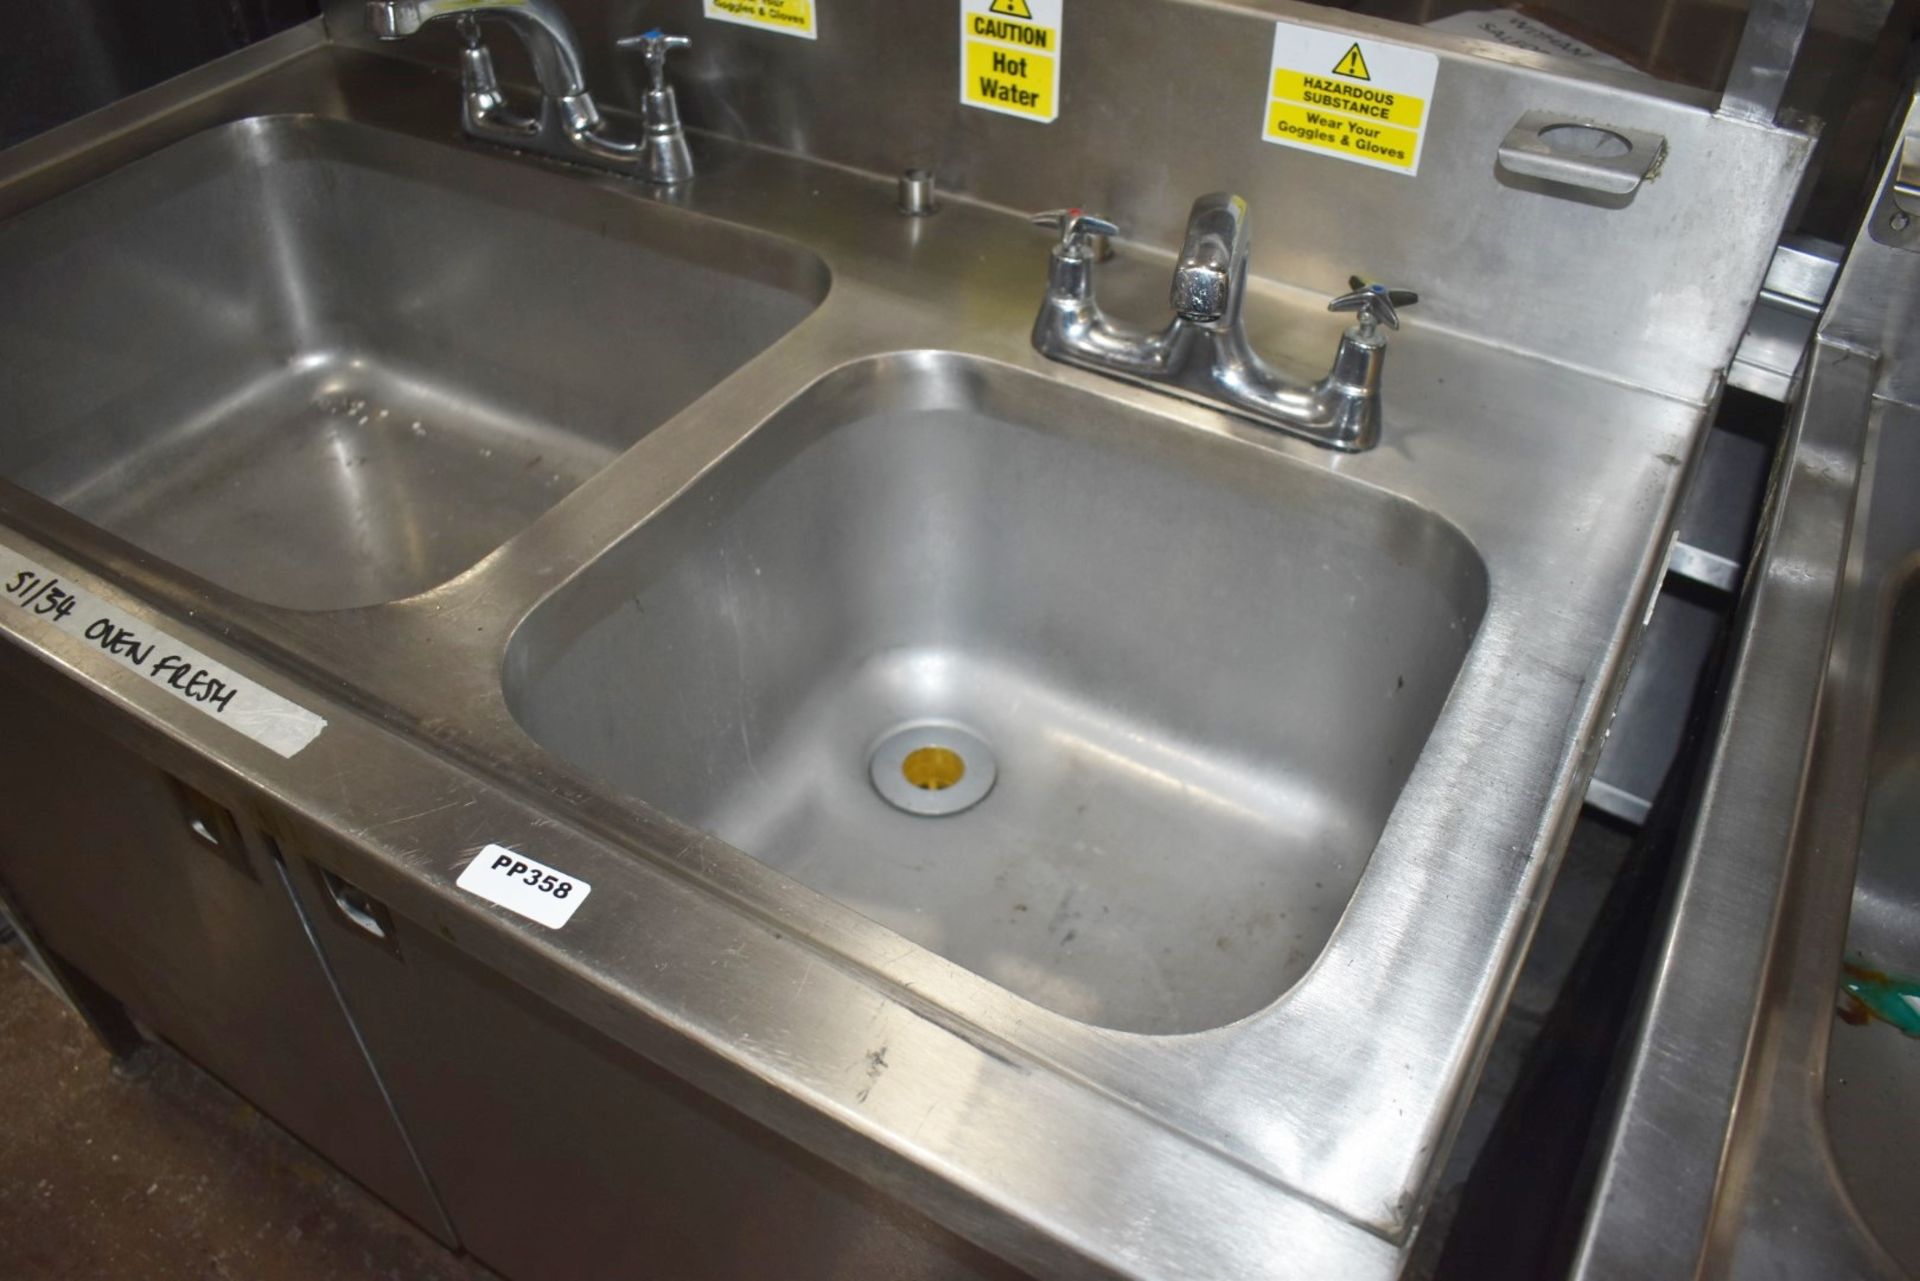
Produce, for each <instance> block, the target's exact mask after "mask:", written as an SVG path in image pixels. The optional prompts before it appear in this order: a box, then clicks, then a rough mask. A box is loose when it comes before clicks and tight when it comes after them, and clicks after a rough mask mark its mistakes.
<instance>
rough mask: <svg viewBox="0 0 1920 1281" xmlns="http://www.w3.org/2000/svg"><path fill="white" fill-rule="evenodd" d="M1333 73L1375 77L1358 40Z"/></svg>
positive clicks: (1343, 56) (1353, 78) (1349, 76)
mask: <svg viewBox="0 0 1920 1281" xmlns="http://www.w3.org/2000/svg"><path fill="white" fill-rule="evenodd" d="M993 7H994V8H995V9H998V8H999V7H1000V5H999V3H998V0H995V4H994V6H993ZM1333 74H1334V75H1336V76H1345V77H1347V79H1349V80H1371V79H1373V73H1372V72H1370V71H1368V70H1367V55H1365V54H1364V53H1361V52H1360V42H1359V41H1358V40H1356V41H1354V42H1353V47H1352V48H1350V49H1348V50H1347V51H1346V52H1345V53H1344V54H1342V55H1340V61H1338V62H1336V63H1334V64H1333Z"/></svg>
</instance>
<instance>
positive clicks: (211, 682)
mask: <svg viewBox="0 0 1920 1281" xmlns="http://www.w3.org/2000/svg"><path fill="white" fill-rule="evenodd" d="M9 606H11V607H12V608H15V609H19V610H22V611H24V612H25V613H27V614H29V615H32V616H33V617H35V618H38V619H40V620H41V621H42V622H46V623H51V624H53V625H54V626H55V627H57V628H59V629H60V630H61V631H63V632H66V633H68V634H69V635H72V636H78V637H79V638H80V639H81V640H83V641H85V642H87V643H88V644H89V645H91V646H93V647H94V648H95V649H98V650H99V651H100V652H101V653H102V654H105V655H106V656H107V657H108V658H110V659H112V660H113V661H114V662H116V663H118V664H119V665H120V666H122V667H124V668H126V669H127V670H128V671H130V672H135V673H137V674H138V675H140V676H141V677H143V678H145V679H146V680H148V681H151V682H152V683H153V684H155V685H158V686H159V687H160V688H161V689H164V690H166V691H167V692H168V693H169V694H172V695H173V696H174V697H175V698H177V699H179V700H180V701H181V702H183V703H187V704H189V705H191V706H193V707H197V708H199V709H200V710H201V711H203V712H205V713H206V714H207V715H209V716H211V717H213V719H215V720H216V721H219V722H220V723H221V724H222V725H226V726H229V727H231V728H233V729H236V730H238V731H239V732H240V733H242V734H245V735H246V736H247V737H248V738H250V739H252V740H253V741H254V742H256V743H258V744H260V745H261V746H262V747H265V748H268V749H270V750H271V751H274V752H277V753H279V754H280V755H281V756H293V755H294V754H295V753H297V752H299V751H300V749H301V748H303V747H305V746H306V745H307V744H308V743H311V742H312V741H313V740H314V739H316V738H318V737H319V736H320V731H321V730H323V729H325V728H326V727H327V722H326V721H325V720H324V719H323V718H322V717H320V716H318V715H316V714H314V713H313V712H310V711H308V710H307V709H306V708H304V707H301V706H299V705H297V704H295V703H290V702H288V701H287V700H286V699H284V698H282V697H280V696H279V695H278V694H276V693H274V692H273V691H272V690H269V689H266V688H264V687H263V686H261V685H260V684H258V683H257V682H254V681H250V680H248V679H247V678H246V677H244V676H242V675H240V673H238V672H236V671H234V670H233V669H232V668H231V667H227V666H226V665H224V664H222V663H216V662H214V661H213V660H212V659H211V658H208V657H207V656H206V655H205V654H202V653H201V652H200V651H199V650H197V649H194V648H193V647H192V646H191V645H187V644H183V643H182V642H180V641H177V640H175V639H174V638H173V637H171V636H169V635H167V633H166V632H164V631H162V630H161V629H160V628H158V627H156V626H154V625H153V624H152V623H149V622H146V621H145V620H143V619H139V618H135V617H133V616H132V615H131V614H127V613H123V612H122V611H120V610H118V609H115V608H114V607H113V606H111V605H109V604H107V603H106V602H105V601H102V600H97V599H95V598H94V597H93V596H91V595H89V594H88V593H86V592H84V591H81V590H80V589H79V588H78V587H75V586H74V585H73V584H72V583H70V582H68V581H67V580H66V579H64V578H62V577H61V576H60V575H59V574H56V573H54V572H53V571H52V570H50V569H48V568H46V567H45V566H44V565H40V564H38V563H36V562H35V561H32V560H29V559H28V558H27V557H26V556H25V555H23V554H22V553H20V552H18V551H16V550H14V549H13V548H12V547H9V546H7V545H6V544H5V543H4V542H0V609H5V608H7V607H9Z"/></svg>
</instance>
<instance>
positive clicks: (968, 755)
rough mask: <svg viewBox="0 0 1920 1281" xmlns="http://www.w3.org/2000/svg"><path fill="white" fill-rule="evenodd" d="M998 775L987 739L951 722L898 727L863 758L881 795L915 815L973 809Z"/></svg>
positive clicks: (920, 722) (887, 800) (927, 816)
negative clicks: (865, 758) (865, 759)
mask: <svg viewBox="0 0 1920 1281" xmlns="http://www.w3.org/2000/svg"><path fill="white" fill-rule="evenodd" d="M999 776H1000V767H999V765H998V764H997V763H996V762H995V761H994V759H993V749H992V748H991V747H989V746H987V743H986V740H985V739H983V738H981V737H980V736H979V735H978V734H976V733H974V732H973V731H972V730H970V729H967V728H965V727H964V726H960V725H955V724H954V723H953V722H952V721H918V722H915V723H913V724H910V725H899V726H896V727H895V728H893V729H892V730H889V731H888V732H887V733H885V734H883V735H881V736H880V739H879V741H878V742H876V743H875V744H874V745H873V748H872V750H871V751H870V752H869V754H868V757H867V777H868V778H870V779H872V780H873V790H874V791H876V792H878V793H880V799H881V800H883V801H885V802H886V803H887V804H889V805H891V806H893V807H894V808H895V809H897V810H900V811H902V812H904V813H907V814H912V815H915V816H917V817H919V818H939V817H940V816H941V815H943V814H958V813H960V812H961V811H962V810H967V809H971V808H972V807H973V806H975V805H978V804H979V803H980V801H981V798H983V797H984V796H986V794H987V793H988V792H991V791H992V790H993V783H994V780H995V779H997V778H998V777H999Z"/></svg>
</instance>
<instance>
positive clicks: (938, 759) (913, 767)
mask: <svg viewBox="0 0 1920 1281" xmlns="http://www.w3.org/2000/svg"><path fill="white" fill-rule="evenodd" d="M900 774H901V776H902V777H904V778H905V779H906V780H907V781H908V782H909V783H912V784H913V785H914V786H915V787H917V788H919V789H920V790H921V791H923V792H944V791H946V790H947V789H948V788H949V787H952V786H953V785H954V784H955V783H958V782H959V781H960V780H961V779H962V778H965V777H966V774H967V763H966V761H964V760H962V759H961V758H960V753H958V752H955V751H951V750H949V749H947V748H944V747H922V748H917V749H915V750H914V751H911V752H908V753H907V758H906V759H905V760H903V761H901V762H900Z"/></svg>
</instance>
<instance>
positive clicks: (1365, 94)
mask: <svg viewBox="0 0 1920 1281" xmlns="http://www.w3.org/2000/svg"><path fill="white" fill-rule="evenodd" d="M1439 74H1440V59H1439V58H1438V57H1437V56H1436V55H1434V54H1432V53H1429V52H1427V51H1425V50H1423V49H1409V48H1407V47H1406V46H1405V45H1397V44H1389V43H1388V42H1386V41H1384V40H1373V39H1366V40H1356V39H1355V38H1354V37H1353V36H1352V35H1351V34H1348V33H1345V32H1339V31H1322V30H1321V29H1319V28H1318V27H1302V26H1297V25H1295V24H1294V23H1291V22H1277V23H1275V24H1274V27H1273V64H1272V68H1271V70H1270V71H1269V73H1268V76H1267V106H1266V111H1265V114H1264V115H1263V117H1262V120H1261V125H1260V136H1261V137H1262V138H1264V139H1266V140H1267V141H1268V142H1272V143H1278V144H1279V145H1280V146H1282V147H1293V148H1296V149H1298V150H1301V151H1313V152H1318V153H1319V154H1321V155H1323V156H1338V157H1339V158H1340V159H1342V160H1350V161H1352V162H1353V163H1354V164H1359V165H1368V166H1371V167H1372V168H1375V169H1385V170H1388V171H1389V172H1392V173H1400V174H1408V175H1412V174H1415V173H1418V172H1419V170H1420V144H1421V141H1422V140H1423V139H1424V138H1425V136H1426V131H1427V117H1428V108H1429V107H1430V105H1431V104H1432V102H1433V83H1434V80H1435V79H1436V78H1437V77H1438V76H1439Z"/></svg>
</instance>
